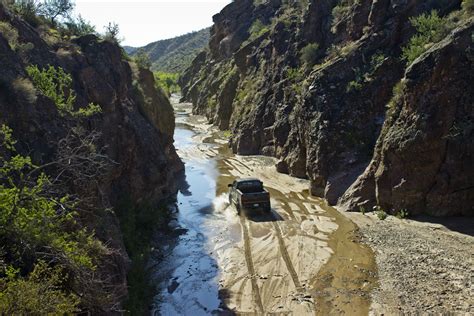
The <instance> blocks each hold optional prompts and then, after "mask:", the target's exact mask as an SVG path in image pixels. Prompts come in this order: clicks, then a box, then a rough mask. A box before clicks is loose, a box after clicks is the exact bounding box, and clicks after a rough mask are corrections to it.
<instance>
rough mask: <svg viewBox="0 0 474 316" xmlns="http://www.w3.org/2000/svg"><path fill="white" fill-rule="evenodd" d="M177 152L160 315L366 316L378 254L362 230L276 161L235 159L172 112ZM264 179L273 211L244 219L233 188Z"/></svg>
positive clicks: (218, 138)
mask: <svg viewBox="0 0 474 316" xmlns="http://www.w3.org/2000/svg"><path fill="white" fill-rule="evenodd" d="M175 110H176V113H177V114H176V122H177V124H176V130H175V146H176V148H177V150H178V154H179V155H180V157H181V159H182V160H183V161H184V163H185V171H186V182H187V188H186V189H184V188H183V189H182V191H181V192H180V193H179V194H178V197H177V208H178V211H177V212H176V213H175V220H173V222H172V223H171V225H172V227H173V229H174V230H175V232H176V234H175V237H174V238H165V239H164V240H163V242H162V245H163V246H162V247H163V249H162V253H163V255H164V258H165V259H164V260H163V261H162V262H160V263H159V264H158V265H157V266H156V269H155V270H156V275H155V278H154V279H155V280H156V282H157V283H158V286H159V294H158V295H157V297H156V299H155V305H154V307H155V309H154V313H155V314H157V315H160V314H161V315H209V314H228V313H232V312H236V313H254V314H263V313H283V314H287V313H293V314H295V315H305V314H308V315H313V314H315V313H319V314H325V313H327V312H350V313H351V314H360V315H364V314H367V312H368V307H369V303H370V302H369V298H368V293H369V292H370V289H371V287H372V286H373V284H374V282H375V279H374V275H375V271H374V269H375V268H374V260H373V254H372V253H371V251H370V249H368V248H367V247H365V246H363V245H360V244H359V243H358V242H357V238H356V235H355V233H354V230H355V226H354V225H353V224H352V223H351V222H350V221H348V220H347V219H346V218H345V217H343V216H341V215H340V214H339V213H338V212H337V211H335V210H334V209H332V208H330V207H328V206H326V204H325V203H324V202H323V201H322V200H319V199H317V198H313V197H311V196H309V194H308V192H307V190H306V188H307V187H308V183H307V182H306V181H305V180H300V179H295V178H292V177H289V176H287V175H283V174H279V173H277V172H276V170H275V168H274V163H275V161H274V159H273V158H269V157H261V156H251V157H241V156H235V155H233V154H232V153H231V152H230V151H229V150H228V148H227V145H226V144H225V143H226V141H225V139H223V137H222V133H220V132H217V131H216V130H215V129H213V128H212V127H211V126H209V125H208V124H206V121H205V119H204V118H202V117H198V116H193V115H191V114H190V105H189V104H175ZM247 176H254V177H258V178H260V179H262V180H263V182H264V185H265V187H266V189H267V190H268V191H269V192H270V194H271V197H272V212H271V213H268V214H256V215H255V214H254V215H252V214H242V215H241V216H238V215H237V212H236V210H235V208H234V207H232V206H230V205H229V204H228V197H227V184H228V183H231V182H232V181H233V179H235V178H238V177H247Z"/></svg>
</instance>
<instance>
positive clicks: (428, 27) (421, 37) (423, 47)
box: [402, 10, 449, 65]
mask: <svg viewBox="0 0 474 316" xmlns="http://www.w3.org/2000/svg"><path fill="white" fill-rule="evenodd" d="M410 23H411V24H412V25H413V26H414V27H415V29H416V31H417V34H415V35H414V36H413V37H412V38H411V39H410V41H409V43H408V45H407V46H406V47H404V48H403V53H402V58H403V59H404V60H406V62H407V65H410V64H411V63H412V62H413V61H415V59H417V58H418V57H419V56H421V55H422V54H423V53H424V52H426V51H427V50H428V49H429V48H430V47H431V46H432V45H433V44H434V43H437V42H439V41H440V40H442V39H443V38H444V37H445V36H446V35H447V33H448V32H449V28H448V27H447V22H446V20H445V19H443V18H442V17H440V16H439V15H438V12H437V11H436V10H433V11H431V13H429V14H427V13H425V14H422V15H420V16H418V17H413V18H411V19H410Z"/></svg>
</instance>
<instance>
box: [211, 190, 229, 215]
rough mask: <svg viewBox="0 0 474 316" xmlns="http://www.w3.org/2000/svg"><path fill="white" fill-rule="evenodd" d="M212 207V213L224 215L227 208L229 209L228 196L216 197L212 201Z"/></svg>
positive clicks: (223, 194)
mask: <svg viewBox="0 0 474 316" xmlns="http://www.w3.org/2000/svg"><path fill="white" fill-rule="evenodd" d="M212 204H213V205H214V212H216V213H224V212H225V211H226V209H227V208H229V206H230V204H229V194H228V193H222V194H221V195H218V196H216V198H215V199H214V201H212Z"/></svg>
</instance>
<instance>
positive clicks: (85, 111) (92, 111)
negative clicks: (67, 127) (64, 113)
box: [70, 102, 102, 118]
mask: <svg viewBox="0 0 474 316" xmlns="http://www.w3.org/2000/svg"><path fill="white" fill-rule="evenodd" d="M99 113H102V108H101V107H100V106H99V105H97V104H95V103H92V102H91V103H89V104H88V105H87V106H86V107H85V108H80V109H79V110H77V111H75V112H71V113H70V114H71V115H72V116H73V117H76V118H86V117H90V116H92V115H96V114H99Z"/></svg>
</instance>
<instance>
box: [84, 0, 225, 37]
mask: <svg viewBox="0 0 474 316" xmlns="http://www.w3.org/2000/svg"><path fill="white" fill-rule="evenodd" d="M230 2H231V0H207V1H200V0H187V1H184V0H175V1H163V0H142V1H130V0H129V1H125V0H100V1H94V0H76V8H75V13H76V14H80V15H81V16H82V17H83V18H84V19H86V20H87V21H89V22H91V23H92V24H93V25H95V26H96V30H97V31H99V32H103V31H104V26H105V25H107V24H108V22H115V23H117V24H118V25H119V27H120V36H121V37H122V38H124V41H123V42H122V45H129V46H143V45H146V44H148V43H150V42H154V41H157V40H161V39H166V38H170V37H175V36H178V35H182V34H186V33H188V32H192V31H197V30H200V29H203V28H205V27H207V26H211V25H212V16H213V15H214V14H216V13H218V12H219V11H220V10H221V9H222V8H223V7H225V6H226V5H227V4H229V3H230Z"/></svg>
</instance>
